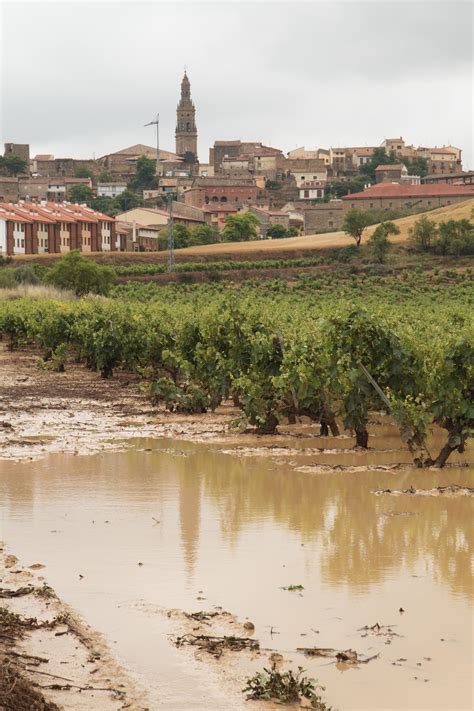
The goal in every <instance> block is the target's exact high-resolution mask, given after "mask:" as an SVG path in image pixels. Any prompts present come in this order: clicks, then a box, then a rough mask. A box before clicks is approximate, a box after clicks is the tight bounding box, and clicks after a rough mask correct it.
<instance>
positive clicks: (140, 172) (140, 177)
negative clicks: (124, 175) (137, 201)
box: [128, 156, 157, 192]
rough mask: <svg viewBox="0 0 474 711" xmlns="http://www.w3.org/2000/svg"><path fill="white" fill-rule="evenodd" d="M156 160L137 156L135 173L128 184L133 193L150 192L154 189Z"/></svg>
mask: <svg viewBox="0 0 474 711" xmlns="http://www.w3.org/2000/svg"><path fill="white" fill-rule="evenodd" d="M156 184H157V183H156V160H152V159H151V158H147V156H139V158H138V159H137V171H136V174H135V177H134V178H133V180H131V181H130V183H129V186H128V187H129V188H130V189H131V190H133V191H136V192H140V191H141V190H151V189H152V188H156Z"/></svg>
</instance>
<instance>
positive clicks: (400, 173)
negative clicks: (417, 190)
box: [375, 163, 421, 185]
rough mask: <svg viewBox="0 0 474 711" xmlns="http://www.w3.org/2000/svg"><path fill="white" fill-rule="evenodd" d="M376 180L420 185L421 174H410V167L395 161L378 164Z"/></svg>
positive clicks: (378, 181) (377, 181)
mask: <svg viewBox="0 0 474 711" xmlns="http://www.w3.org/2000/svg"><path fill="white" fill-rule="evenodd" d="M375 182H376V183H386V182H389V183H405V184H410V185H419V184H420V182H421V180H420V176H419V175H409V174H408V169H407V167H406V166H405V165H404V164H403V163H394V164H388V165H379V166H377V168H376V169H375Z"/></svg>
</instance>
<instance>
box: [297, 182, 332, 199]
mask: <svg viewBox="0 0 474 711" xmlns="http://www.w3.org/2000/svg"><path fill="white" fill-rule="evenodd" d="M325 185H326V183H323V182H322V181H321V180H305V181H303V182H302V183H301V185H300V187H299V191H300V200H318V199H320V198H324V188H325Z"/></svg>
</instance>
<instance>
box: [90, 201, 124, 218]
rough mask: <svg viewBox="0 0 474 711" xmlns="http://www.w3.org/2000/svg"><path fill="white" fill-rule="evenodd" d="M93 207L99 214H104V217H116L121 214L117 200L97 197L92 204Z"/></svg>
mask: <svg viewBox="0 0 474 711" xmlns="http://www.w3.org/2000/svg"><path fill="white" fill-rule="evenodd" d="M91 207H92V208H93V209H94V210H98V212H103V213H104V215H110V216H111V217H114V216H115V215H117V214H118V213H119V212H121V210H120V208H119V207H118V205H117V204H116V203H115V200H114V199H113V198H111V197H96V198H94V199H93V200H92V202H91Z"/></svg>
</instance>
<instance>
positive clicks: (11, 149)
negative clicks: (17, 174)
mask: <svg viewBox="0 0 474 711" xmlns="http://www.w3.org/2000/svg"><path fill="white" fill-rule="evenodd" d="M3 145H4V153H3V155H4V157H5V158H6V157H7V156H18V158H21V159H22V160H24V161H26V165H27V169H28V168H29V165H30V144H29V143H4V144H3Z"/></svg>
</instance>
